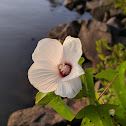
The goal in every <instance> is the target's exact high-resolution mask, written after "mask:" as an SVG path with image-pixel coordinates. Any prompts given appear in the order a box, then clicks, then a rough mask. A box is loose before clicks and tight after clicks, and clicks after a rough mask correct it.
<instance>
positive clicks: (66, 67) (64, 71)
mask: <svg viewBox="0 0 126 126" xmlns="http://www.w3.org/2000/svg"><path fill="white" fill-rule="evenodd" d="M58 68H59V72H60V74H61V76H62V77H65V76H67V75H69V74H70V72H71V69H72V66H71V65H70V64H68V63H63V64H60V65H59V66H58Z"/></svg>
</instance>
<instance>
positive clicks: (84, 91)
mask: <svg viewBox="0 0 126 126" xmlns="http://www.w3.org/2000/svg"><path fill="white" fill-rule="evenodd" d="M80 78H81V82H82V90H80V92H79V93H78V94H77V96H76V97H75V99H81V98H83V97H84V96H87V82H86V78H85V76H84V74H83V75H81V76H80Z"/></svg>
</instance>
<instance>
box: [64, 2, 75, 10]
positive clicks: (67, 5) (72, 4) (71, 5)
mask: <svg viewBox="0 0 126 126" xmlns="http://www.w3.org/2000/svg"><path fill="white" fill-rule="evenodd" d="M63 5H64V6H65V7H66V8H68V9H69V10H73V8H74V7H75V4H74V2H72V0H65V1H64V4H63Z"/></svg>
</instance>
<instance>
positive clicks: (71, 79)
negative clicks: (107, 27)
mask: <svg viewBox="0 0 126 126" xmlns="http://www.w3.org/2000/svg"><path fill="white" fill-rule="evenodd" d="M81 55H82V46H81V42H80V40H79V39H78V38H73V37H70V36H68V37H66V39H65V41H64V43H63V45H62V44H61V43H60V42H59V41H58V40H56V39H50V38H45V39H42V40H40V41H39V42H38V45H37V47H36V49H35V51H34V53H33V55H32V59H33V61H34V63H33V64H32V66H31V68H30V69H29V71H28V78H29V81H30V83H31V84H32V85H33V86H34V87H35V88H37V89H38V90H39V91H40V92H43V93H47V92H52V91H55V94H56V95H60V96H62V97H68V98H73V97H75V96H76V95H77V94H78V93H79V91H80V90H81V89H82V83H81V80H80V77H79V76H80V75H82V74H84V71H83V69H82V68H81V67H80V65H79V64H78V61H79V59H80V57H81Z"/></svg>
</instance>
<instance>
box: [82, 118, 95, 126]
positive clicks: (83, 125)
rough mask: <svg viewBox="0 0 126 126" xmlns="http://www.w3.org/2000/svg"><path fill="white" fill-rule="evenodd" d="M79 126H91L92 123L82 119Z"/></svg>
mask: <svg viewBox="0 0 126 126" xmlns="http://www.w3.org/2000/svg"><path fill="white" fill-rule="evenodd" d="M81 126H93V122H91V121H90V119H88V118H87V117H85V118H83V120H82V122H81Z"/></svg>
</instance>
